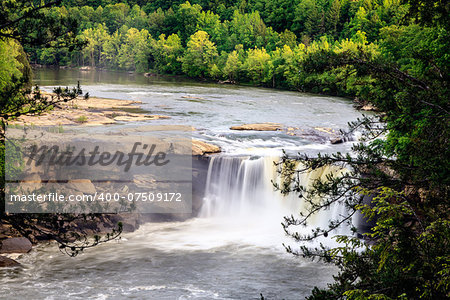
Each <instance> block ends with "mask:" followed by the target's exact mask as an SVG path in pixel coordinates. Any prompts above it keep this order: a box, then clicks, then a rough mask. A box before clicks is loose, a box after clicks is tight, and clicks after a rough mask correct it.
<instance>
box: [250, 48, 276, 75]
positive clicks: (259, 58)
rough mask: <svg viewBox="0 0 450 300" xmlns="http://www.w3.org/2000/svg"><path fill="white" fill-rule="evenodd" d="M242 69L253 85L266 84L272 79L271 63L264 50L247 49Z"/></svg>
mask: <svg viewBox="0 0 450 300" xmlns="http://www.w3.org/2000/svg"><path fill="white" fill-rule="evenodd" d="M243 68H244V69H245V71H246V73H247V74H248V76H249V77H250V79H251V80H252V81H253V82H255V83H259V84H261V83H267V82H269V81H270V80H271V79H272V72H273V66H272V62H271V60H270V55H269V54H268V53H267V52H266V49H264V48H261V49H258V48H255V49H249V50H248V52H247V59H246V60H245V62H244V66H243Z"/></svg>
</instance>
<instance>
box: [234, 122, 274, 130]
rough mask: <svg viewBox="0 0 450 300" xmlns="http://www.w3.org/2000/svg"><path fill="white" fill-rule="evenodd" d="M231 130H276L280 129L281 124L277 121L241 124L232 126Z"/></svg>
mask: <svg viewBox="0 0 450 300" xmlns="http://www.w3.org/2000/svg"><path fill="white" fill-rule="evenodd" d="M230 129H231V130H256V131H277V130H281V129H282V126H281V124H279V123H269V122H268V123H253V124H243V125H240V126H232V127H230Z"/></svg>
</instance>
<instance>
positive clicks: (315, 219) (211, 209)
mask: <svg viewBox="0 0 450 300" xmlns="http://www.w3.org/2000/svg"><path fill="white" fill-rule="evenodd" d="M279 159H280V158H279V157H270V156H266V157H259V158H254V157H233V156H217V157H212V158H211V160H210V164H209V169H208V177H207V183H206V190H205V198H204V202H203V207H202V210H201V212H200V217H203V218H225V219H226V218H231V219H233V220H235V222H238V221H237V220H246V221H251V220H255V219H256V220H261V219H264V220H265V221H264V222H267V223H272V224H274V226H276V227H277V229H280V228H281V225H280V222H281V221H282V220H283V217H284V216H288V215H291V214H293V215H294V216H298V213H299V212H300V211H305V209H306V203H305V201H304V200H303V199H302V198H299V197H298V195H297V194H295V193H291V194H289V195H287V196H283V195H282V194H281V193H280V192H279V191H275V190H274V187H273V184H272V181H274V182H279V176H278V174H277V172H276V168H277V167H276V166H275V164H274V162H275V161H279ZM333 172H334V173H335V174H336V172H338V171H337V170H336V169H334V168H333V167H323V168H320V169H317V170H314V171H312V172H309V173H307V174H302V175H301V178H300V182H301V184H302V185H303V186H305V187H309V186H311V184H312V183H313V182H314V180H316V179H319V178H321V179H322V180H325V179H326V176H327V175H328V174H330V173H333ZM344 214H345V208H344V207H343V206H342V205H333V206H331V207H329V208H328V209H326V210H324V211H322V212H320V213H318V214H316V215H313V216H312V217H311V219H310V221H309V224H308V225H309V227H312V228H315V227H322V228H326V226H327V225H328V222H329V220H331V219H335V218H337V217H339V216H343V215H344ZM296 230H298V231H303V232H307V231H305V229H304V228H296ZM306 230H307V229H306ZM277 231H278V230H277ZM336 233H339V234H348V233H349V230H348V229H345V228H344V229H342V230H339V232H336Z"/></svg>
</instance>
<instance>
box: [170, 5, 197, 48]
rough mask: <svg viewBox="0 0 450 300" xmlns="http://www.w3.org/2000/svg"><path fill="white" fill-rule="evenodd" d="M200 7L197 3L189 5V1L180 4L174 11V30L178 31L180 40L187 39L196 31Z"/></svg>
mask: <svg viewBox="0 0 450 300" xmlns="http://www.w3.org/2000/svg"><path fill="white" fill-rule="evenodd" d="M201 11H202V7H201V6H200V5H198V4H194V5H191V4H190V3H189V1H186V2H185V3H183V4H181V5H180V8H179V9H178V10H177V11H176V13H175V20H176V26H175V32H177V33H178V35H179V37H180V38H181V39H182V41H187V40H188V38H189V37H190V36H191V35H193V34H194V33H195V32H196V31H197V24H198V22H199V20H200V15H201Z"/></svg>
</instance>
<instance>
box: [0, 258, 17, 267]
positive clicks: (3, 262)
mask: <svg viewBox="0 0 450 300" xmlns="http://www.w3.org/2000/svg"><path fill="white" fill-rule="evenodd" d="M18 266H20V264H19V263H18V262H17V261H15V260H14V259H11V258H8V257H5V256H1V255H0V268H2V267H18Z"/></svg>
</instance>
